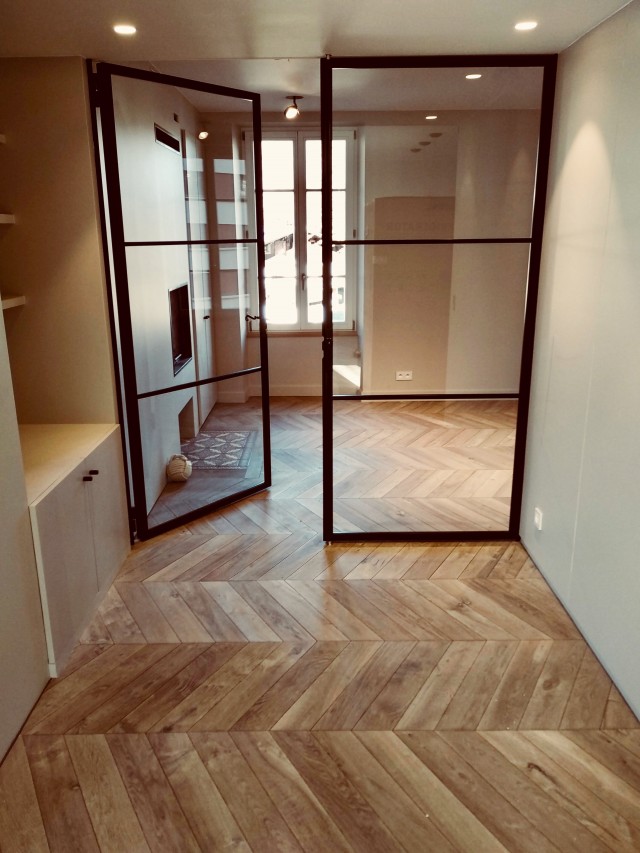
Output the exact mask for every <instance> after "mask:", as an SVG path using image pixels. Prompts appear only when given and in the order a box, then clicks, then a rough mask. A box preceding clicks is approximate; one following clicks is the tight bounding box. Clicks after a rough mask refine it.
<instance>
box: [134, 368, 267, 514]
mask: <svg viewBox="0 0 640 853" xmlns="http://www.w3.org/2000/svg"><path fill="white" fill-rule="evenodd" d="M237 382H238V380H235V379H232V380H224V381H222V382H218V383H215V384H214V385H213V386H211V387H212V388H213V393H214V397H215V404H214V406H213V408H212V410H211V412H210V414H209V415H208V416H207V418H206V419H205V420H204V421H203V422H202V423H201V424H200V423H199V419H198V403H197V397H196V394H195V391H194V390H193V389H192V390H188V389H187V390H184V391H178V392H175V393H172V394H166V395H163V396H161V397H152V398H149V399H145V400H141V401H140V406H139V411H140V422H141V434H142V440H143V460H144V478H145V489H146V493H147V512H148V522H149V526H150V527H155V526H157V525H159V524H162V523H164V522H166V521H171V520H173V519H174V518H178V517H180V516H181V515H184V514H186V513H190V512H193V511H194V510H198V509H200V508H202V507H206V506H208V505H209V504H211V503H214V502H215V501H218V500H222V499H224V498H226V497H229V496H230V495H233V494H234V493H236V492H239V491H244V490H245V489H250V488H253V487H254V486H257V485H260V483H262V482H263V480H264V454H263V433H262V401H261V398H260V396H259V389H258V388H257V387H255V388H254V392H255V393H254V394H253V395H252V396H251V397H250V398H249V399H248V400H247V401H246V402H245V403H230V402H225V401H227V400H229V399H234V398H237ZM158 418H162V420H163V422H164V423H165V430H164V435H163V437H162V439H160V437H159V436H158V433H157V431H156V430H154V429H153V428H152V425H153V423H154V422H156V421H157V419H158ZM160 441H161V442H162V443H161V444H160V443H159V442H160ZM176 456H177V457H185V458H186V460H187V461H188V462H189V463H190V465H188V466H186V471H187V472H188V469H189V468H190V469H191V472H190V474H189V475H188V476H185V475H184V472H185V460H184V459H173V457H176ZM172 459H173V465H172V466H171V467H169V462H170V461H171V460H172ZM173 469H175V470H176V471H177V477H176V473H175V472H174V470H173ZM174 477H176V478H175V479H173V478H174Z"/></svg>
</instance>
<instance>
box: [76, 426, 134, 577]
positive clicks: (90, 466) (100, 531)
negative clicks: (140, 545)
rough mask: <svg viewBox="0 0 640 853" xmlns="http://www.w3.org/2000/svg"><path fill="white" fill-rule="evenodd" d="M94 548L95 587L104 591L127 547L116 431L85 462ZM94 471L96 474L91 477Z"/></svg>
mask: <svg viewBox="0 0 640 853" xmlns="http://www.w3.org/2000/svg"><path fill="white" fill-rule="evenodd" d="M85 467H86V472H85V473H86V474H89V475H90V476H93V480H92V481H91V482H90V483H88V484H87V485H89V486H90V488H89V489H88V490H87V491H88V493H89V496H90V506H91V522H92V530H93V542H94V549H95V561H96V572H97V576H98V587H99V589H100V590H105V589H106V588H107V587H108V586H109V584H111V582H112V581H113V579H114V577H115V575H116V574H117V572H118V569H119V568H120V566H121V565H122V563H123V561H124V559H125V557H126V556H127V553H128V552H129V548H130V538H129V519H128V513H127V504H126V493H125V482H124V471H123V462H122V445H121V441H120V430H119V429H114V430H113V432H112V433H110V434H109V436H108V437H107V438H106V439H105V440H104V441H103V442H102V444H100V446H99V447H97V448H96V449H95V450H94V451H93V452H92V453H91V454H90V455H89V456H88V457H87V460H86V462H85ZM92 471H98V472H99V473H98V474H91V473H90V472H92Z"/></svg>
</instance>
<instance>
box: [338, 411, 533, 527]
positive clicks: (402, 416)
mask: <svg viewBox="0 0 640 853" xmlns="http://www.w3.org/2000/svg"><path fill="white" fill-rule="evenodd" d="M517 406H518V404H517V401H516V400H416V401H413V400H412V401H385V402H383V401H380V402H377V401H376V402H371V401H369V402H366V403H365V402H354V401H340V400H336V401H334V434H335V435H336V436H340V441H339V442H337V443H336V444H335V447H334V514H333V523H334V530H335V532H337V533H360V532H369V533H385V532H392V533H396V534H398V533H399V534H403V533H410V532H426V533H436V532H437V533H442V532H447V531H451V532H454V533H455V532H456V531H466V532H468V531H474V532H477V531H489V530H490V531H506V530H508V529H509V512H510V506H511V484H512V479H513V449H514V443H515V429H516V419H517ZM345 436H347V438H345ZM353 447H357V459H358V467H357V468H354V466H353V461H352V456H353ZM345 471H348V472H349V476H345Z"/></svg>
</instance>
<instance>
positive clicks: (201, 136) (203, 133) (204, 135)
mask: <svg viewBox="0 0 640 853" xmlns="http://www.w3.org/2000/svg"><path fill="white" fill-rule="evenodd" d="M208 136H209V131H208V130H201V131H200V133H199V134H198V139H206V138H207V137H208Z"/></svg>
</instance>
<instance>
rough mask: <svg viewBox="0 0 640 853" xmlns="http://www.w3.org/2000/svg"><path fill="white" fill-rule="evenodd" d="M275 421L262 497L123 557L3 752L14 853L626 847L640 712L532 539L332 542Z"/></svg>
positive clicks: (287, 413)
mask: <svg viewBox="0 0 640 853" xmlns="http://www.w3.org/2000/svg"><path fill="white" fill-rule="evenodd" d="M282 416H283V421H290V423H291V425H292V426H295V425H296V424H297V425H298V430H297V431H296V429H293V430H292V431H291V435H290V440H289V441H287V439H286V429H285V428H284V427H283V429H282V431H281V432H277V433H276V434H275V439H276V442H277V444H278V447H277V448H276V458H278V457H277V454H280V455H281V457H282V461H281V462H279V463H278V465H279V466H280V467H279V469H277V470H276V484H275V486H274V488H273V489H272V490H271V491H270V492H269V493H268V494H264V495H258V496H255V497H253V498H251V499H249V500H245V501H243V502H241V503H240V504H238V505H236V506H234V507H232V508H228V509H227V510H225V511H223V512H221V513H219V514H217V515H215V516H210V517H207V518H205V519H202V520H200V521H198V522H195V523H193V524H190V525H187V526H185V527H183V528H180V529H179V530H177V531H175V532H172V533H170V534H166V535H164V536H162V537H158V538H157V539H153V540H150V541H148V542H145V543H140V544H138V545H136V547H135V548H134V550H133V552H132V553H131V555H130V557H129V558H128V560H127V562H126V563H125V565H124V566H123V569H122V571H121V573H120V575H119V577H118V578H117V581H116V583H115V584H114V585H113V587H112V588H111V590H110V592H109V594H108V596H107V597H106V599H105V600H104V602H103V603H102V605H101V607H100V608H99V611H98V612H97V613H96V615H95V618H94V620H93V622H92V624H91V626H90V627H89V629H88V630H87V631H86V633H85V635H84V636H83V638H82V642H81V643H80V644H79V645H78V647H77V648H76V650H75V652H74V654H73V657H72V659H71V661H70V662H69V665H68V666H67V669H66V671H65V673H64V674H63V676H62V677H61V678H59V679H56V680H55V681H52V682H51V683H50V684H49V686H48V687H47V689H46V690H45V692H44V693H43V695H42V697H41V699H40V701H39V702H38V704H37V705H36V707H35V708H34V710H33V712H32V714H31V716H30V718H29V720H28V721H27V723H26V725H25V727H24V729H23V732H22V733H21V735H20V737H19V738H18V739H17V741H16V743H15V745H14V747H13V748H12V750H11V751H10V753H9V755H8V756H7V758H6V759H5V761H4V763H3V765H2V766H1V767H0V849H1V850H2V851H3V853H14V851H29V853H34V851H36V853H37V851H47V850H50V851H63V853H70V851H82V853H84V851H113V853H129V851H176V853H178V851H179V852H180V853H182V851H215V850H230V849H233V850H244V851H258V853H262V851H274V852H275V851H277V853H280V851H300V850H303V851H321V853H332V852H333V851H343V850H344V851H367V853H377V852H378V851H387V850H389V851H392V850H393V851H400V850H405V851H416V853H422V851H436V853H440V851H469V853H476V851H505V850H507V851H536V853H538V851H562V853H565V851H580V853H583V852H584V851H637V850H639V849H640V723H639V722H638V721H637V720H636V718H635V717H634V715H633V713H632V712H631V710H630V709H629V708H628V706H627V705H626V704H625V702H624V700H623V698H622V697H621V695H620V694H619V692H618V691H617V690H616V688H615V687H614V685H613V684H612V682H611V680H610V678H609V677H608V675H607V674H606V672H605V671H604V670H603V669H602V667H601V666H600V664H599V663H598V661H597V659H596V658H595V656H594V655H593V653H592V652H591V651H590V649H589V648H588V646H587V645H586V643H585V642H584V640H583V639H582V637H581V636H580V634H579V632H578V631H577V629H576V628H575V626H574V625H573V623H572V622H571V620H570V619H569V617H568V616H567V614H566V613H565V612H564V610H563V608H562V607H561V606H560V604H559V603H558V601H557V600H556V598H555V597H554V595H553V593H552V592H551V590H550V589H549V587H548V586H547V584H546V583H545V581H544V580H543V578H542V577H541V575H540V574H539V572H538V571H537V569H536V567H535V566H534V565H533V564H532V562H531V560H530V559H529V558H528V556H527V554H526V552H525V551H524V549H523V548H522V547H521V546H520V545H519V544H515V543H483V544H479V543H475V544H470V543H459V542H455V541H452V542H449V543H439V544H413V543H411V544H406V543H401V542H398V543H394V544H386V543H385V544H375V543H367V544H363V543H361V544H358V543H354V544H341V545H338V544H334V545H328V546H325V545H324V544H323V543H322V541H321V538H320V534H319V525H318V521H319V517H318V515H317V513H316V512H315V511H314V510H313V507H310V506H309V505H308V503H307V502H306V501H304V500H299V499H298V496H299V495H300V493H301V492H302V493H304V492H308V490H309V488H310V486H309V481H308V480H307V477H311V476H312V474H311V473H310V472H309V457H310V455H312V454H311V452H310V448H311V447H313V448H315V445H314V443H313V441H314V440H312V439H311V438H310V437H309V436H308V435H307V436H306V437H304V436H303V435H300V434H298V433H305V432H306V430H303V429H301V428H300V424H301V422H302V423H304V421H305V418H306V419H309V420H313V419H315V418H316V413H315V411H314V409H313V407H312V406H310V404H308V403H304V402H295V401H293V402H291V403H290V404H286V405H285V404H283V406H282ZM310 432H312V430H311V429H309V433H310ZM285 463H286V464H285Z"/></svg>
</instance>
